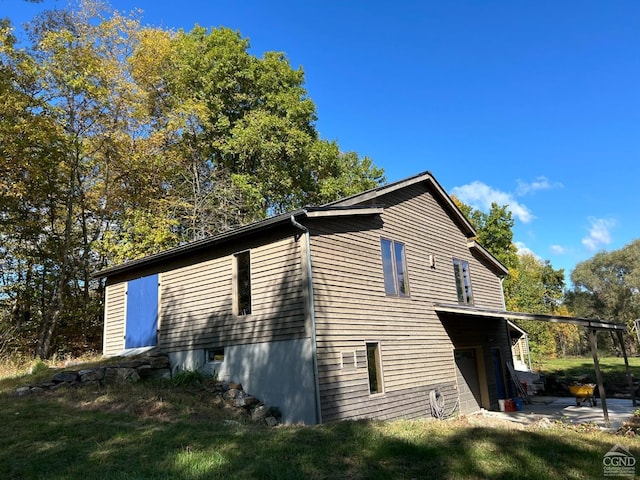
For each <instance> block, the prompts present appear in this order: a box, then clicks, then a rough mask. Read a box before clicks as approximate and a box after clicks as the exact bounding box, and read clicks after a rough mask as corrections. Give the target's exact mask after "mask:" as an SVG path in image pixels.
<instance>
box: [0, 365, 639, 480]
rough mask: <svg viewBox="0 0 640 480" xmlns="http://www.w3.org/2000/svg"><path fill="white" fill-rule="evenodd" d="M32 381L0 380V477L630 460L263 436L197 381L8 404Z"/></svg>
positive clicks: (504, 438)
mask: <svg viewBox="0 0 640 480" xmlns="http://www.w3.org/2000/svg"><path fill="white" fill-rule="evenodd" d="M74 368H75V367H74ZM40 369H41V367H40ZM40 369H39V370H40ZM49 373H50V372H49ZM41 374H42V372H40V371H38V373H37V375H38V376H39V375H41ZM38 378H39V377H38ZM33 381H34V377H33V376H31V375H25V374H16V375H14V376H12V377H6V378H4V379H2V380H0V424H1V425H2V428H0V478H3V479H45V478H46V479H83V480H84V479H86V478H93V479H113V480H120V479H122V480H124V479H127V480H130V479H177V480H180V479H198V480H199V479H202V480H204V479H207V480H208V479H218V478H220V479H235V478H243V479H246V478H259V479H389V478H391V479H393V478H398V479H412V478H416V479H417V478H439V479H477V478H496V479H556V478H557V479H588V478H589V479H590V478H601V477H602V475H603V469H602V457H603V455H604V454H605V453H606V452H608V451H609V450H610V449H611V448H612V447H613V446H614V445H615V444H617V443H620V444H622V445H624V446H626V447H627V448H629V449H631V452H632V453H633V454H634V456H635V457H636V458H640V440H638V439H637V438H635V437H628V436H620V435H615V434H612V433H605V432H601V431H598V430H597V429H584V428H583V429H580V428H577V427H570V426H568V425H563V424H555V425H554V426H553V427H552V428H550V429H548V430H535V429H531V430H526V431H523V430H518V429H514V428H504V427H500V426H494V425H492V426H489V425H483V424H481V423H480V422H481V418H473V417H468V418H458V419H453V420H449V421H445V422H441V421H431V420H398V421H388V422H381V421H345V422H335V423H331V424H327V425H322V426H314V427H305V426H300V425H294V426H279V427H276V428H269V427H266V426H263V425H261V424H255V423H252V422H250V421H248V420H247V419H246V418H244V417H237V416H235V415H233V413H232V412H231V411H228V410H224V409H221V408H219V407H217V406H215V405H213V402H212V400H211V395H210V394H209V392H208V391H207V383H206V382H207V379H203V380H202V381H195V382H189V383H187V384H185V385H176V384H175V383H171V382H165V383H147V384H129V385H124V386H121V387H118V388H115V387H113V388H91V387H85V388H82V389H68V390H64V391H63V390H58V391H56V392H53V393H46V394H42V395H28V396H24V397H16V396H14V395H13V392H14V390H15V387H16V386H17V385H24V384H27V383H33Z"/></svg>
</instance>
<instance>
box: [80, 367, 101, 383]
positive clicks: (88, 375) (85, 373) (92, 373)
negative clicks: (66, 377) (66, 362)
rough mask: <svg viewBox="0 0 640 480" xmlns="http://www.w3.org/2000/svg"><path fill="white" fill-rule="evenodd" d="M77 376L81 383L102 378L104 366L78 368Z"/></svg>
mask: <svg viewBox="0 0 640 480" xmlns="http://www.w3.org/2000/svg"><path fill="white" fill-rule="evenodd" d="M78 376H79V377H80V382H82V383H86V382H95V381H100V380H102V379H103V378H104V368H91V369H87V370H80V371H79V372H78Z"/></svg>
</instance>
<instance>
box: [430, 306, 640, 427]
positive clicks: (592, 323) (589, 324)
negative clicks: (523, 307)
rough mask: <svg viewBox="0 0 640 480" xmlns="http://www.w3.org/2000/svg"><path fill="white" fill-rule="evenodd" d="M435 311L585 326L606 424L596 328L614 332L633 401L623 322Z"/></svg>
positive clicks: (486, 311) (464, 308)
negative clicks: (620, 349) (620, 350)
mask: <svg viewBox="0 0 640 480" xmlns="http://www.w3.org/2000/svg"><path fill="white" fill-rule="evenodd" d="M434 307H435V310H436V312H443V313H454V314H459V315H470V316H477V317H491V318H504V319H510V320H535V321H539V322H552V323H571V324H574V325H579V326H581V327H584V328H586V329H587V330H588V332H589V344H590V346H591V355H592V356H593V365H594V368H595V371H596V382H597V384H598V393H599V394H600V401H601V402H602V412H603V414H604V420H605V422H606V424H607V425H609V411H608V410H607V399H606V395H605V391H604V382H603V379H602V371H601V370H600V361H599V360H598V340H597V336H596V335H597V332H598V331H609V332H612V333H613V332H616V334H617V338H618V342H620V347H621V348H622V355H623V357H624V364H625V368H626V374H627V381H628V382H629V388H630V390H631V400H632V402H633V405H634V406H635V405H636V397H635V392H634V390H633V377H632V375H631V369H630V368H629V359H628V357H627V349H626V347H625V346H624V338H623V336H622V333H623V332H626V331H627V327H626V325H624V324H622V323H615V322H608V321H604V320H599V319H592V318H579V317H565V316H560V315H543V314H538V313H523V312H509V311H506V310H499V309H492V308H480V307H471V306H464V305H447V304H440V303H436V304H435V305H434Z"/></svg>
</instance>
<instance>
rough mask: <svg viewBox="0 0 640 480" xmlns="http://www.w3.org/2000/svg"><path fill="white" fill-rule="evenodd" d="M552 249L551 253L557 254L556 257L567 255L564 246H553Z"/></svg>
mask: <svg viewBox="0 0 640 480" xmlns="http://www.w3.org/2000/svg"><path fill="white" fill-rule="evenodd" d="M550 248H551V252H553V253H555V254H556V255H564V254H565V253H567V249H566V248H564V247H563V246H562V245H551V247H550Z"/></svg>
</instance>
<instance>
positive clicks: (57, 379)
mask: <svg viewBox="0 0 640 480" xmlns="http://www.w3.org/2000/svg"><path fill="white" fill-rule="evenodd" d="M51 381H52V382H54V383H72V382H77V381H78V372H72V371H67V372H58V373H56V374H55V375H54V376H53V378H52V379H51Z"/></svg>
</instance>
